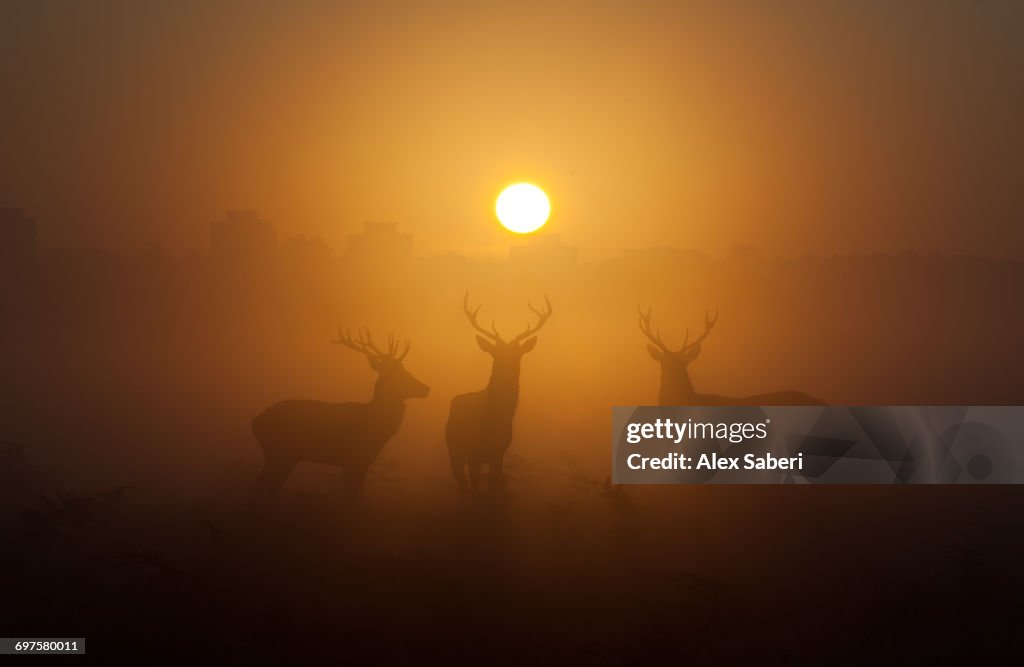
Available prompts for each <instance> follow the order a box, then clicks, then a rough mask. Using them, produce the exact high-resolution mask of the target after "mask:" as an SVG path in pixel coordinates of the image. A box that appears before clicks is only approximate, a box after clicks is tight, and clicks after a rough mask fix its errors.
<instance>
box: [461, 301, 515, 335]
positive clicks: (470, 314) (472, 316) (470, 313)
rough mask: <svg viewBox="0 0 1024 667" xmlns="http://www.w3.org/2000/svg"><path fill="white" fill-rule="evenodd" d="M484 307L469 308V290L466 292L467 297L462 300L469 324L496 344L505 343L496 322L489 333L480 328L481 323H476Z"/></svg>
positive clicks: (492, 323) (492, 324)
mask: <svg viewBox="0 0 1024 667" xmlns="http://www.w3.org/2000/svg"><path fill="white" fill-rule="evenodd" d="M482 307H483V306H482V305H481V306H477V307H476V308H470V307H469V290H466V295H465V296H464V297H463V298H462V310H463V312H464V313H466V317H467V318H469V323H470V324H472V325H473V328H474V329H476V330H477V333H479V334H481V335H482V336H484V337H485V338H487V339H489V340H491V341H492V342H495V343H504V342H505V340H504V339H503V338H502V337H501V334H500V333H498V327H497V326H495V324H494V322H493V321H492V322H491V330H490V331H488V330H487V329H484V328H483V327H482V326H480V323H479V322H477V321H476V316H477V314H478V313H479V312H480V309H481V308H482Z"/></svg>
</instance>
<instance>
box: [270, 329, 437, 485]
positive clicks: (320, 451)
mask: <svg viewBox="0 0 1024 667" xmlns="http://www.w3.org/2000/svg"><path fill="white" fill-rule="evenodd" d="M333 342H334V343H338V344H340V345H344V346H346V347H349V348H351V349H353V350H355V351H356V352H359V353H361V354H364V355H366V358H367V359H368V360H369V362H370V368H372V369H373V370H374V371H376V373H377V382H376V384H375V385H374V389H373V398H372V399H371V400H370V402H369V403H327V402H325V401H281V402H280V403H276V404H274V405H272V406H271V407H269V408H267V409H266V410H264V411H263V413H262V414H260V415H259V416H258V417H256V418H255V419H253V420H252V432H253V435H255V436H256V440H258V441H259V443H260V446H262V448H263V457H264V463H263V469H262V470H261V471H260V473H259V477H258V478H257V480H256V498H257V501H258V502H259V503H260V504H264V505H265V504H266V503H269V502H272V501H273V500H274V499H275V498H276V496H277V494H278V492H279V491H280V489H281V487H282V486H283V485H284V483H285V481H286V480H287V479H288V476H289V475H290V474H291V473H292V470H294V469H295V466H296V465H297V464H298V463H299V462H300V461H310V462H314V463H327V464H330V465H335V466H339V467H341V469H342V479H343V485H344V493H345V496H346V498H348V499H349V500H350V501H353V500H355V499H356V498H358V496H359V495H360V493H361V491H362V489H363V484H364V482H365V481H366V474H367V472H368V471H369V468H370V465H372V464H373V462H374V461H375V460H376V459H377V455H378V454H380V451H381V449H382V448H383V447H384V445H385V443H387V441H388V440H390V439H391V437H392V436H393V435H394V434H395V433H396V432H397V431H398V428H399V426H401V424H402V417H403V416H404V415H405V400H406V399H408V398H425V397H426V396H427V394H428V393H429V392H430V388H429V387H427V385H425V384H423V383H422V382H420V381H419V380H417V379H416V378H414V377H413V376H412V375H411V374H410V373H409V371H407V370H405V367H404V366H403V365H402V360H403V359H405V355H406V354H408V353H409V341H405V349H404V350H403V351H402V353H401V354H399V352H398V350H399V344H398V342H397V341H396V340H395V339H394V337H393V336H389V337H388V345H387V351H386V352H385V351H381V350H379V349H378V348H377V347H376V346H375V345H374V343H373V339H372V337H371V336H370V332H369V331H365V332H363V331H361V332H359V335H358V338H356V339H353V338H352V336H351V334H349V333H348V331H345V332H342V331H341V329H340V328H339V329H338V339H337V340H335V341H333Z"/></svg>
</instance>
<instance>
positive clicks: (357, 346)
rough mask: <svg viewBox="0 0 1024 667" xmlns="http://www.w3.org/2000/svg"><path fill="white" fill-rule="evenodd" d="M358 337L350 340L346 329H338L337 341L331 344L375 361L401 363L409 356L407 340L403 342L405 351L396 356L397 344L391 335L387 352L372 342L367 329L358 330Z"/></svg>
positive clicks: (350, 337) (349, 334)
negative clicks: (391, 360) (341, 346)
mask: <svg viewBox="0 0 1024 667" xmlns="http://www.w3.org/2000/svg"><path fill="white" fill-rule="evenodd" d="M356 333H357V334H358V337H357V338H352V334H351V333H350V332H349V330H348V329H345V330H344V331H342V329H341V327H340V326H339V327H338V339H337V340H332V341H331V342H332V343H337V344H339V345H344V346H345V347H348V348H350V349H353V350H355V351H356V352H359V353H360V354H365V355H366V356H368V357H374V358H377V359H394V360H396V361H401V360H402V359H404V358H405V355H407V354H409V348H410V347H411V344H410V342H409V340H408V339H406V341H405V349H404V350H403V351H402V354H401V355H399V354H398V349H399V344H398V341H397V340H396V339H395V337H394V335H393V334H388V351H387V352H383V351H381V350H380V349H379V348H378V347H377V346H376V345H375V344H374V342H373V336H372V335H371V334H370V330H369V329H359V330H358V331H357V332H356Z"/></svg>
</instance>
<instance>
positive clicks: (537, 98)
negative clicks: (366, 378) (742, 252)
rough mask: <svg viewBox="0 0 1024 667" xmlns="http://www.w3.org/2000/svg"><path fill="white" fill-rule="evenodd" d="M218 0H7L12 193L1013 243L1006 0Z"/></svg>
mask: <svg viewBox="0 0 1024 667" xmlns="http://www.w3.org/2000/svg"><path fill="white" fill-rule="evenodd" d="M185 4H188V5H189V6H188V7H184V6H183V5H185ZM205 4H207V3H172V2H166V3H157V2H147V3H134V2H105V3H98V4H97V3H38V2H15V1H12V2H5V3H3V4H2V5H0V44H2V46H0V50H2V52H3V58H2V59H0V84H2V86H3V90H4V98H5V101H4V104H3V105H0V121H2V122H0V138H2V144H3V146H4V150H3V151H0V173H2V176H3V177H2V180H0V204H5V205H16V206H21V207H24V208H26V209H28V210H29V213H30V214H31V215H32V216H34V217H35V218H36V219H37V220H38V222H39V223H40V226H41V237H42V241H43V243H44V244H68V243H85V244H89V245H95V246H101V247H110V248H116V249H133V248H138V247H140V246H142V245H143V244H145V243H146V242H148V241H150V240H157V241H159V242H161V243H162V244H164V245H165V246H166V247H168V248H169V249H172V250H176V251H180V250H182V249H185V248H189V247H194V248H200V249H205V247H206V230H207V224H208V222H209V221H210V220H213V219H215V218H218V217H220V216H222V214H223V212H224V210H225V209H228V208H255V209H258V210H259V211H260V212H261V214H262V215H263V216H264V217H265V218H267V219H269V220H271V221H272V222H274V223H275V224H276V225H277V226H278V228H279V229H280V231H281V232H282V233H283V234H285V235H289V234H298V233H304V234H307V235H321V236H323V237H324V238H325V239H326V240H327V241H328V242H329V243H331V244H333V245H335V246H336V247H340V246H342V245H343V243H344V238H345V235H346V234H348V233H349V232H351V231H353V230H354V229H356V228H357V227H359V226H360V225H361V223H362V221H363V220H393V221H397V222H398V223H400V225H402V227H403V228H405V229H406V230H407V231H410V232H412V233H413V234H414V235H415V237H416V242H417V246H418V247H419V248H420V249H421V250H423V251H426V252H443V251H446V250H448V249H455V250H459V251H463V252H471V253H479V252H487V251H494V250H495V249H499V250H500V248H501V246H502V245H503V244H504V243H506V242H507V241H508V236H507V235H506V234H505V233H504V232H502V231H501V230H500V228H498V226H497V223H496V222H495V221H494V218H493V213H492V207H493V200H494V197H495V196H496V195H497V193H498V191H499V189H500V187H501V186H502V185H503V184H505V183H507V182H511V181H515V180H529V181H532V182H535V183H537V184H539V185H541V186H542V187H544V188H545V189H546V190H547V191H548V193H549V194H550V196H551V199H552V204H553V208H554V213H553V217H552V220H551V223H550V229H551V230H552V231H557V232H559V233H561V234H562V236H563V238H564V239H566V240H567V241H568V242H570V243H573V244H575V245H578V246H580V248H581V251H582V256H583V257H584V258H600V257H604V256H607V255H610V254H613V253H615V252H617V250H618V249H619V248H621V247H624V246H625V247H644V246H651V245H676V246H681V247H692V248H699V249H702V250H706V251H709V252H713V253H718V252H724V251H726V250H728V249H729V248H730V247H731V246H732V245H733V244H735V243H750V244H754V245H756V246H758V247H759V248H761V249H762V250H763V251H764V252H766V253H770V254H776V253H779V254H784V255H798V254H802V253H804V252H808V251H810V252H819V253H831V252H836V251H839V252H847V251H865V250H866V251H874V250H878V251H887V252H898V251H902V250H903V249H906V248H914V249H917V250H921V251H931V250H935V251H940V252H967V253H978V254H991V255H1002V256H1007V255H1008V256H1013V257H1017V258H1024V231H1022V230H1021V227H1022V225H1020V222H1021V218H1022V215H1021V214H1022V212H1024V202H1022V199H1021V194H1020V193H1021V191H1022V188H1021V184H1022V182H1024V173H1022V165H1021V156H1022V155H1024V128H1022V123H1021V121H1020V118H1021V117H1024V74H1022V72H1024V68H1022V67H1021V63H1022V62H1024V5H1022V4H1020V3H1017V2H987V3H937V2H905V3H859V2H858V3H852V2H851V3H847V4H846V5H844V6H843V7H840V6H839V3H820V2H789V3H771V4H770V5H769V4H765V5H761V4H755V3H746V2H739V3H696V2H695V3H681V2H679V3H677V2H669V1H667V0H666V1H664V2H652V1H648V2H628V3H627V2H624V1H620V2H595V1H586V2H583V1H579V2H557V3H554V2H535V1H533V0H526V1H520V2H515V3H477V2H461V3H460V2H420V3H414V2H401V3H399V2H372V3H371V2H367V3H346V4H341V3H329V2H322V3H321V2H307V3H302V2H296V3H277V2H274V3H270V2H244V3H241V2H239V3H209V4H216V5H217V7H216V8H212V7H206V6H203V5H205Z"/></svg>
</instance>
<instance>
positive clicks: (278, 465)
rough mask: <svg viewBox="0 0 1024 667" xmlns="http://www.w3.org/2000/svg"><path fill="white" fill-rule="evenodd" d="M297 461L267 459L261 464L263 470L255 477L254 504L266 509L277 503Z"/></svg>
mask: <svg viewBox="0 0 1024 667" xmlns="http://www.w3.org/2000/svg"><path fill="white" fill-rule="evenodd" d="M296 464H298V461H296V460H294V459H282V458H268V459H267V460H266V461H264V462H263V469H262V470H260V473H259V475H257V476H256V484H255V487H254V494H253V495H254V496H255V501H256V504H257V505H259V506H261V507H267V506H269V505H273V504H274V503H276V502H277V497H278V495H279V494H280V492H281V487H282V486H284V483H285V481H286V480H287V479H288V476H289V475H291V474H292V471H293V470H295V466H296Z"/></svg>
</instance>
